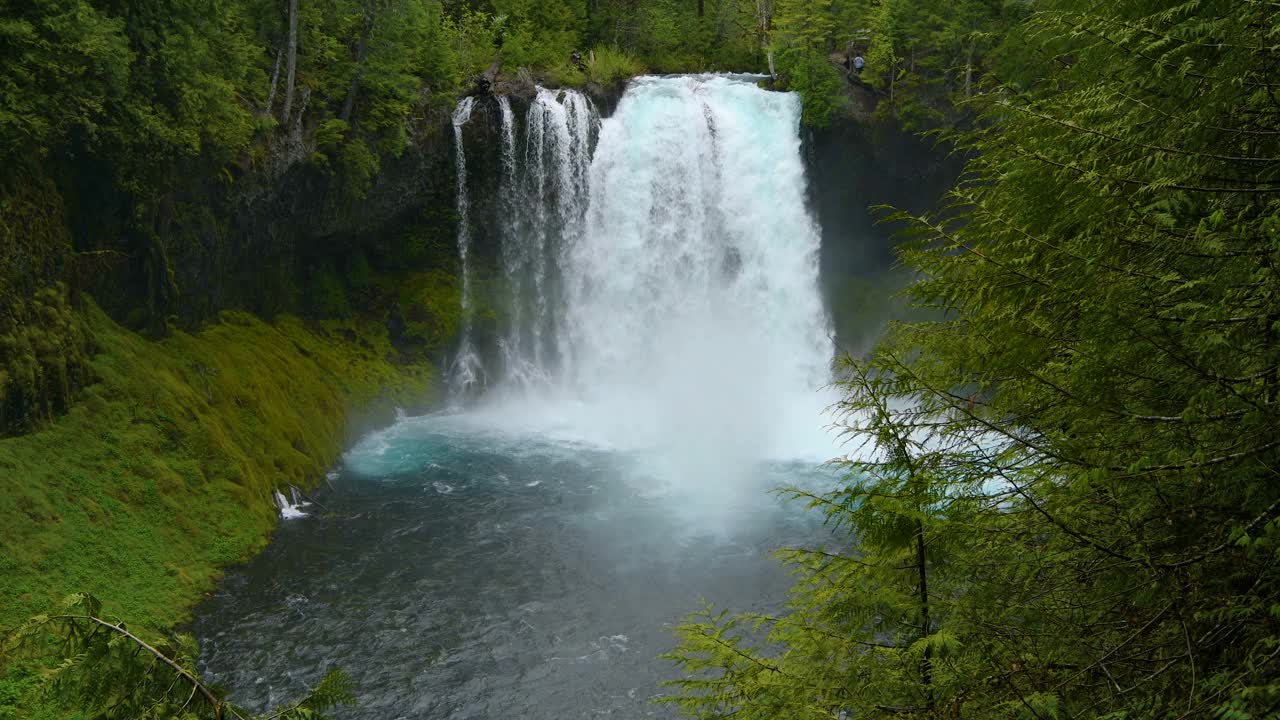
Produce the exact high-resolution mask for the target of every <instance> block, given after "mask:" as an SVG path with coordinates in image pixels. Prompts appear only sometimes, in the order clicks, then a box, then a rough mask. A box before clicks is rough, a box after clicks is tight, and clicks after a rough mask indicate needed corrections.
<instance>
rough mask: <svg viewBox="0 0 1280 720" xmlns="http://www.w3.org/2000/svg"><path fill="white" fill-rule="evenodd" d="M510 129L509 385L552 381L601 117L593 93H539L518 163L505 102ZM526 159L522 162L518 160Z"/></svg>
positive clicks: (505, 350) (505, 237)
mask: <svg viewBox="0 0 1280 720" xmlns="http://www.w3.org/2000/svg"><path fill="white" fill-rule="evenodd" d="M500 103H501V104H500V107H501V108H502V124H503V148H502V153H503V155H502V157H503V178H502V191H501V192H502V202H503V208H504V213H503V216H504V218H505V221H504V226H503V232H502V261H503V268H504V271H505V273H506V280H507V285H508V288H509V290H508V305H509V313H510V323H509V327H508V329H507V332H506V336H505V337H504V338H503V340H502V354H503V358H502V359H503V365H504V373H505V375H504V380H505V381H506V382H507V383H513V384H516V385H520V386H524V387H529V386H536V385H545V384H547V383H548V382H550V381H551V379H552V377H553V375H554V372H555V369H556V364H557V362H558V361H559V360H560V359H561V357H562V353H560V351H559V349H558V348H557V346H556V339H557V338H558V337H559V336H560V333H559V332H558V329H557V322H558V316H557V315H556V314H555V310H556V305H557V304H558V297H559V286H560V282H561V279H560V271H561V266H562V264H563V258H562V256H563V252H564V250H565V248H566V247H568V246H569V245H571V244H572V243H574V242H576V240H577V238H578V237H579V236H580V235H581V233H582V227H583V219H584V217H585V215H586V209H587V201H588V193H587V174H588V169H589V167H590V164H591V137H592V135H593V133H594V132H595V130H596V127H597V126H598V122H599V120H598V115H597V114H596V112H595V109H594V108H593V107H592V105H591V101H590V100H589V99H587V97H586V96H585V95H583V94H582V93H579V92H577V91H573V90H547V89H545V88H538V91H537V95H536V96H535V97H534V99H533V101H532V102H531V104H530V106H529V112H528V115H527V117H526V123H525V136H524V153H523V157H522V158H517V154H516V152H517V151H516V146H515V128H514V115H513V114H512V113H511V111H510V105H509V103H507V102H506V100H505V98H503V99H502V100H500ZM517 160H520V161H521V162H517Z"/></svg>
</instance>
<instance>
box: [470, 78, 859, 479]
mask: <svg viewBox="0 0 1280 720" xmlns="http://www.w3.org/2000/svg"><path fill="white" fill-rule="evenodd" d="M498 107H499V110H500V122H501V124H502V128H501V139H502V148H501V153H502V160H503V163H502V173H503V176H502V181H501V182H502V197H501V203H502V206H503V210H504V212H503V213H502V215H503V223H504V225H503V227H502V228H501V231H502V243H503V245H502V268H503V271H504V273H505V274H506V276H507V277H506V286H507V287H508V288H509V298H508V304H509V306H510V307H509V310H508V316H507V317H508V319H509V325H508V327H507V329H506V331H505V335H504V337H503V339H502V342H501V350H502V357H501V360H500V362H501V365H500V367H494V368H491V369H490V372H489V373H488V375H489V377H491V378H494V377H496V378H499V380H497V381H496V382H494V383H492V387H491V388H490V389H489V390H488V392H487V394H486V395H485V396H484V397H483V398H481V399H480V401H479V402H478V403H476V404H475V405H473V407H471V408H470V409H469V410H468V416H469V417H468V419H467V421H466V423H467V424H470V423H474V424H476V425H477V426H480V427H485V428H488V429H489V430H501V431H503V432H508V433H516V434H530V435H537V436H539V437H541V438H543V439H549V440H553V441H560V442H566V443H581V444H586V445H590V446H593V447H602V448H611V449H621V450H627V451H646V452H647V453H648V456H649V457H650V459H651V461H652V463H651V465H652V467H651V471H652V472H653V473H654V474H657V475H661V476H664V477H669V478H672V479H673V480H675V481H679V480H680V479H685V480H689V479H694V478H696V479H697V480H698V481H699V482H703V483H708V484H710V485H713V486H714V485H719V484H720V483H717V482H716V480H717V479H719V480H722V481H724V482H732V478H735V477H738V476H740V475H741V474H743V473H745V472H749V471H750V469H751V468H752V467H753V466H754V465H755V464H756V463H758V462H759V461H762V460H783V459H806V460H824V459H826V458H829V457H830V456H832V455H834V454H835V445H834V442H833V439H832V436H831V434H830V433H829V432H828V431H827V430H826V429H825V425H826V423H827V422H829V420H828V419H827V418H826V416H825V414H824V410H825V408H826V407H827V406H828V405H830V404H831V402H832V401H833V400H834V395H833V394H832V393H831V392H830V391H828V390H826V389H825V386H826V384H827V383H828V382H829V378H830V362H831V359H832V357H833V354H834V349H833V347H832V343H831V340H830V323H829V320H828V317H827V314H826V310H825V308H824V306H823V303H822V299H821V295H820V292H819V288H818V250H819V237H820V235H819V230H818V227H817V225H816V223H815V221H814V219H813V217H812V215H811V214H810V212H809V210H808V208H807V207H806V204H805V183H806V181H805V176H804V165H803V162H802V158H801V149H800V136H799V124H800V100H799V98H798V97H797V96H795V95H793V94H790V93H777V92H769V91H765V90H762V89H760V88H758V87H757V86H756V85H755V84H754V83H753V82H752V81H750V80H747V79H743V78H733V77H725V76H710V75H703V76H681V77H662V78H658V77H649V78H641V79H638V80H636V81H634V82H633V83H632V84H631V86H630V87H629V88H628V90H627V92H626V94H625V95H624V97H623V98H622V100H621V102H620V104H619V106H618V108H617V111H616V112H615V113H614V115H613V116H612V117H610V118H607V119H605V120H603V121H601V120H599V119H598V115H597V114H596V112H595V110H594V108H593V107H592V106H591V104H590V101H589V100H588V99H587V98H586V97H585V96H584V95H582V94H580V93H577V92H574V91H558V90H557V91H552V90H545V89H539V91H538V94H537V96H536V98H535V99H534V100H533V101H532V103H531V105H530V107H529V110H528V113H527V117H526V118H525V121H524V125H523V132H521V128H520V127H519V123H518V120H517V118H516V114H515V113H514V112H513V111H512V109H511V105H510V103H509V102H507V101H506V100H505V99H500V100H499V103H498ZM457 127H458V128H459V131H460V127H461V126H460V125H458V126H457ZM460 198H461V194H460ZM464 350H467V351H470V348H469V346H464ZM459 357H460V358H461V357H462V355H461V354H460V356H459ZM455 364H456V363H455ZM479 372H481V371H476V372H475V373H474V374H473V376H476V375H479ZM455 384H456V383H455Z"/></svg>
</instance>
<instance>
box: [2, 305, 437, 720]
mask: <svg viewBox="0 0 1280 720" xmlns="http://www.w3.org/2000/svg"><path fill="white" fill-rule="evenodd" d="M86 315H87V317H88V325H89V327H90V329H91V331H92V333H93V335H94V337H95V340H96V343H97V345H98V350H99V353H98V354H97V355H96V357H95V358H94V359H93V361H92V366H93V371H94V374H95V376H96V377H97V378H99V382H98V383H96V384H94V385H92V386H90V387H89V388H87V389H86V390H85V391H84V393H83V395H82V397H81V398H80V401H79V402H78V403H77V404H76V406H75V407H74V408H73V409H72V410H71V411H70V412H69V413H68V414H67V415H66V416H64V417H62V418H60V419H59V420H57V421H56V422H55V423H54V424H53V425H52V426H50V427H48V428H47V429H45V430H42V431H40V432H38V433H34V434H31V435H26V436H21V437H16V438H9V439H0V529H2V532H0V628H3V627H6V626H12V625H14V624H15V623H17V622H19V621H21V620H23V619H25V618H26V617H28V616H30V615H32V614H33V613H35V612H38V611H41V610H44V609H47V608H48V607H49V605H50V603H51V601H53V600H55V599H57V598H59V597H61V596H63V595H65V594H67V593H69V592H72V591H78V590H83V591H88V592H91V593H93V594H95V595H97V596H98V597H99V598H101V599H102V600H103V602H104V603H105V605H106V608H107V610H108V611H109V612H111V613H114V614H118V615H119V616H121V617H124V618H128V619H129V620H130V621H131V622H132V623H134V624H136V625H142V626H150V627H152V628H159V627H170V626H172V625H173V624H175V623H178V622H181V621H182V620H184V619H185V618H186V617H187V613H188V608H189V607H190V606H191V605H192V604H193V602H194V601H195V600H197V599H198V598H199V596H200V595H201V594H202V593H204V592H206V591H208V590H209V589H210V588H211V587H212V584H213V582H214V580H215V579H216V578H217V575H218V572H219V570H218V568H219V567H220V566H222V565H225V564H227V563H230V562H234V561H236V560H239V559H242V558H245V557H246V556H248V555H249V554H251V553H252V552H254V551H256V550H258V549H260V548H261V547H262V545H263V544H264V543H265V542H266V539H267V535H268V533H269V532H270V530H271V529H272V528H273V527H274V524H275V521H276V514H275V510H274V508H273V505H272V501H271V493H272V490H273V489H275V488H278V487H282V486H284V485H287V484H295V485H299V486H303V487H306V486H309V485H313V484H314V483H315V482H316V480H317V479H318V478H319V477H320V476H321V474H322V473H323V472H324V470H325V469H326V468H327V466H328V465H329V464H330V463H331V462H332V461H333V460H334V459H335V458H336V456H337V455H338V453H339V452H340V450H341V447H342V444H343V443H344V441H345V440H346V436H347V431H346V428H347V418H348V417H350V415H351V414H352V412H353V411H356V410H369V409H370V408H373V407H376V406H379V405H380V406H383V407H384V408H387V407H390V406H391V405H393V404H394V403H396V402H407V403H421V402H424V401H427V400H428V399H429V393H430V379H431V374H430V369H429V368H428V367H426V366H410V367H400V366H395V365H392V364H391V363H389V362H388V361H387V360H385V359H384V358H386V357H387V356H388V355H389V353H390V348H389V346H388V345H387V342H386V339H385V337H382V336H376V335H375V334H374V333H371V332H369V331H367V330H364V329H362V330H361V331H360V336H361V337H360V341H358V342H351V341H350V340H344V339H342V335H343V334H345V335H347V337H348V338H350V337H351V335H350V333H345V332H344V333H341V334H340V333H339V332H338V330H339V329H340V326H336V325H326V326H324V327H323V328H319V327H317V328H311V327H309V326H307V325H304V323H302V322H301V321H299V320H296V319H291V318H282V319H280V320H278V321H277V322H274V323H271V324H268V323H264V322H263V321H261V320H258V319H256V318H254V317H253V316H250V315H247V314H243V313H225V314H224V315H223V316H222V321H221V322H220V323H218V324H216V325H213V326H211V327H209V328H207V329H206V330H204V331H202V332H200V333H199V334H196V335H188V334H183V333H179V334H177V335H175V336H174V337H172V338H169V339H167V340H164V341H161V342H150V341H147V340H144V339H142V338H141V337H139V336H137V335H135V334H133V333H131V332H129V331H127V330H124V329H123V328H121V327H119V326H117V325H116V324H114V323H113V322H112V321H111V320H110V319H108V318H107V317H106V316H105V315H104V314H103V313H102V312H101V311H99V310H98V309H97V308H94V307H90V308H89V309H88V310H87V311H86ZM351 327H354V326H351ZM0 694H3V693H0ZM4 705H5V703H4V701H3V699H2V698H0V716H4V715H5V712H4V707H3V706H4Z"/></svg>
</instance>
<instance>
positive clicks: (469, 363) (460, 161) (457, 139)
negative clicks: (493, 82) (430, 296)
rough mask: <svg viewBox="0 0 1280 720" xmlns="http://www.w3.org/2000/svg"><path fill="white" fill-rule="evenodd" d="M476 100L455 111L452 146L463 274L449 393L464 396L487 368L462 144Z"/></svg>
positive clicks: (464, 101) (459, 104)
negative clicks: (479, 342)
mask: <svg viewBox="0 0 1280 720" xmlns="http://www.w3.org/2000/svg"><path fill="white" fill-rule="evenodd" d="M474 106H475V98H472V97H465V98H463V99H462V101H461V102H459V103H458V107H457V108H456V109H455V110H454V111H453V146H454V155H455V157H456V159H457V160H456V161H457V179H458V197H457V209H458V260H459V264H460V266H461V274H462V329H461V333H460V337H459V344H458V351H457V354H456V355H455V356H454V359H453V362H452V363H451V365H450V367H449V386H450V394H451V395H452V396H453V397H454V398H459V397H462V396H464V395H465V394H466V393H467V392H468V391H469V390H470V389H471V388H472V387H474V386H476V385H477V384H483V381H484V365H483V363H482V362H481V360H480V355H479V353H477V352H476V348H475V341H474V340H473V338H472V326H473V324H474V319H473V318H472V308H471V258H470V255H471V212H470V211H471V199H470V197H469V195H468V191H467V153H466V148H465V147H464V145H463V143H462V128H463V126H465V125H466V124H467V122H468V121H469V120H471V110H472V108H473V107H474Z"/></svg>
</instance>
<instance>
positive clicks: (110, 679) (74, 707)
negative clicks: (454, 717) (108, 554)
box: [0, 593, 355, 720]
mask: <svg viewBox="0 0 1280 720" xmlns="http://www.w3.org/2000/svg"><path fill="white" fill-rule="evenodd" d="M144 635H154V633H146V632H144V631H142V630H138V629H135V628H132V627H127V626H126V625H125V623H124V622H122V621H120V620H118V619H112V618H108V617H104V615H103V613H102V604H101V602H99V601H98V599H97V598H95V597H93V596H92V595H87V594H84V593H76V594H73V595H70V596H69V597H67V598H66V600H64V601H63V603H62V605H61V607H60V608H59V609H58V611H57V612H55V613H45V614H41V615H36V616H35V617H32V618H31V619H29V620H28V621H27V622H26V623H24V624H22V625H21V626H19V627H18V628H16V629H15V630H14V631H13V632H11V633H10V634H8V635H7V636H6V637H5V638H4V641H3V643H2V644H0V670H2V669H4V668H5V667H6V665H9V664H12V663H13V662H14V661H15V659H18V658H21V659H23V660H25V661H26V662H28V663H35V664H36V666H38V667H42V668H43V669H42V671H41V673H40V680H39V682H38V685H37V686H36V687H35V688H34V690H35V692H36V693H38V694H39V695H40V696H41V697H43V698H44V699H45V700H46V701H47V702H48V703H50V704H51V705H53V706H56V707H60V708H63V709H65V710H67V711H73V712H78V713H81V714H85V715H88V716H89V717H104V718H105V717H128V718H138V719H139V720H146V719H151V718H155V719H159V718H173V719H176V720H196V718H204V717H217V718H223V717H226V718H237V719H239V720H253V718H254V716H253V715H252V714H251V713H248V712H247V711H245V710H243V709H241V708H237V707H236V706H234V705H232V704H231V703H230V702H228V701H227V700H226V698H225V697H224V695H223V693H222V692H221V691H220V690H218V689H216V688H213V687H212V686H210V685H208V684H207V683H205V682H204V681H203V680H201V679H200V677H199V673H198V671H197V670H196V667H195V652H196V647H195V641H194V640H193V639H192V638H191V637H190V636H186V635H180V636H167V637H166V636H157V637H156V638H155V639H148V638H147V637H144ZM354 702H355V697H354V696H353V695H352V694H351V681H350V679H349V678H348V677H347V676H346V674H344V673H343V672H341V671H338V670H334V671H331V672H329V673H328V674H327V675H326V676H325V677H324V679H323V680H321V681H320V683H319V684H317V685H316V687H315V688H314V689H312V690H311V692H309V693H308V694H307V695H306V696H305V697H303V698H302V699H301V700H299V701H297V702H295V703H292V704H290V705H286V706H283V707H281V708H279V709H278V710H276V711H275V712H272V713H270V714H269V715H266V716H263V717H262V720H324V719H325V718H326V717H327V715H326V714H325V713H326V711H328V710H331V709H333V708H335V707H338V706H340V705H349V704H352V703H354Z"/></svg>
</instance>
